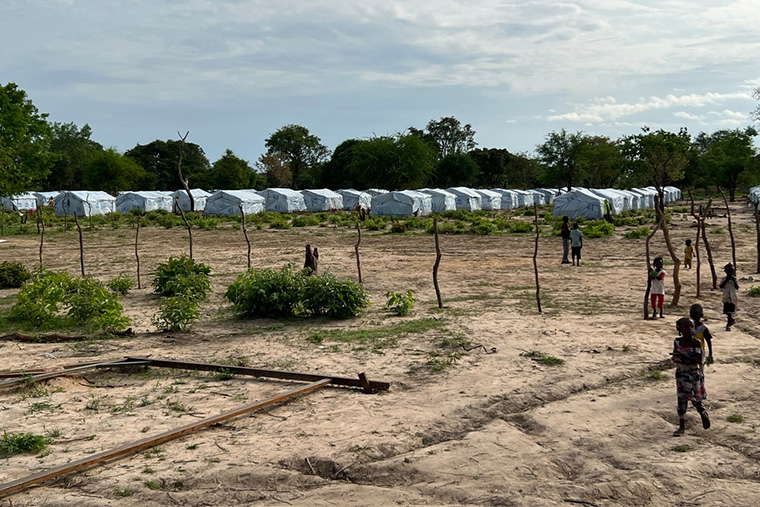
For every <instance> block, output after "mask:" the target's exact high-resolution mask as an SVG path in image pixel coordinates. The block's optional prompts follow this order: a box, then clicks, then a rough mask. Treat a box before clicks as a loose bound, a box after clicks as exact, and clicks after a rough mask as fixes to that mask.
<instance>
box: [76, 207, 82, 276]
mask: <svg viewBox="0 0 760 507" xmlns="http://www.w3.org/2000/svg"><path fill="white" fill-rule="evenodd" d="M74 222H76V224H77V231H79V264H80V266H81V268H82V276H84V240H83V239H82V226H80V225H79V218H78V217H77V214H76V211H75V212H74Z"/></svg>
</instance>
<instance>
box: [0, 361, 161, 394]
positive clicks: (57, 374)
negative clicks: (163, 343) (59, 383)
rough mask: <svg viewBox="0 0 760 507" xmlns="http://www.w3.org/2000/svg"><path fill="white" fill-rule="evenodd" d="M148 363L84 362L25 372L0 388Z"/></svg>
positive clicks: (6, 381)
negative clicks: (98, 369) (51, 369)
mask: <svg viewBox="0 0 760 507" xmlns="http://www.w3.org/2000/svg"><path fill="white" fill-rule="evenodd" d="M147 365H148V362H147V361H131V360H122V361H108V362H104V363H90V364H83V365H80V366H74V367H71V368H66V369H63V370H54V371H48V372H42V373H35V374H30V375H26V374H24V375H22V376H21V377H16V378H13V379H12V380H5V381H3V382H0V388H3V387H8V386H11V385H14V384H20V383H22V382H26V381H27V380H33V381H37V380H48V379H51V378H55V377H63V376H65V375H69V374H71V373H76V372H79V371H84V370H94V369H96V368H117V367H120V366H147Z"/></svg>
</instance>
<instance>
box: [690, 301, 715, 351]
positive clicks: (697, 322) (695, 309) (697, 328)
mask: <svg viewBox="0 0 760 507" xmlns="http://www.w3.org/2000/svg"><path fill="white" fill-rule="evenodd" d="M703 316H704V311H703V310H702V305H700V304H693V305H691V308H689V317H691V320H692V322H693V323H694V336H695V337H696V338H697V340H699V342H700V343H701V344H702V352H707V351H708V350H709V352H708V354H707V359H706V360H705V364H706V365H707V366H710V365H711V364H712V363H713V348H712V334H711V333H710V330H709V329H707V326H706V325H705V323H704V322H702V317H703Z"/></svg>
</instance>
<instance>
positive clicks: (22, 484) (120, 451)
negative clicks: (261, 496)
mask: <svg viewBox="0 0 760 507" xmlns="http://www.w3.org/2000/svg"><path fill="white" fill-rule="evenodd" d="M330 383H331V379H329V378H323V379H321V380H319V381H317V382H312V383H311V384H308V385H305V386H303V387H300V388H298V389H296V390H294V391H290V392H287V393H285V394H280V395H279V396H275V397H273V398H269V399H268V400H265V401H261V402H257V403H252V404H249V405H245V406H242V407H240V408H237V409H234V410H230V411H228V412H224V413H222V414H219V415H217V416H213V417H207V418H206V419H203V420H201V421H197V422H194V423H191V424H188V425H186V426H182V427H181V428H178V429H176V430H171V431H167V432H165V433H161V434H159V435H156V436H154V437H149V438H145V439H142V440H138V441H136V442H132V443H130V444H125V445H122V446H120V447H117V448H115V449H111V450H110V451H105V452H101V453H98V454H93V455H92V456H88V457H87V458H82V459H79V460H76V461H72V462H71V463H67V464H66V465H61V466H58V467H55V468H51V469H50V470H47V471H43V472H38V473H36V474H32V475H29V476H27V477H23V478H21V479H18V480H15V481H12V482H8V483H6V484H3V485H0V497H2V496H6V495H10V494H13V493H17V492H19V491H21V490H23V489H25V488H27V487H29V486H32V485H35V484H39V483H41V482H45V481H47V480H50V479H54V478H56V477H60V476H62V475H66V474H69V473H71V472H76V471H77V470H82V469H84V468H88V467H90V466H93V465H96V464H98V463H103V462H104V461H109V460H112V459H115V458H120V457H122V456H126V455H128V454H132V453H135V452H138V451H142V450H144V449H148V448H150V447H154V446H156V445H160V444H162V443H164V442H168V441H169V440H174V439H175V438H179V437H182V436H185V435H187V434H190V433H193V432H196V431H198V430H201V429H203V428H206V427H208V426H212V425H214V424H218V423H220V422H223V421H226V420H228V419H232V418H234V417H237V416H240V415H243V414H246V413H248V412H253V411H254V410H259V409H262V408H265V407H268V406H270V405H274V404H275V403H280V402H282V401H285V400H288V399H290V398H294V397H296V396H301V395H302V394H307V393H310V392H312V391H316V390H317V389H321V388H322V387H325V386H327V385H329V384H330Z"/></svg>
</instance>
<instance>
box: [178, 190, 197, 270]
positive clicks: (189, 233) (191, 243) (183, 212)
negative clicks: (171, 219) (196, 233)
mask: <svg viewBox="0 0 760 507" xmlns="http://www.w3.org/2000/svg"><path fill="white" fill-rule="evenodd" d="M174 203H175V204H176V205H177V209H178V210H179V214H180V215H182V220H184V221H185V227H187V234H188V236H190V260H193V230H192V229H191V228H190V222H188V221H187V217H186V216H185V210H183V209H182V206H180V205H179V197H175V198H174Z"/></svg>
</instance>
